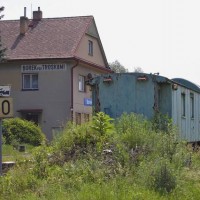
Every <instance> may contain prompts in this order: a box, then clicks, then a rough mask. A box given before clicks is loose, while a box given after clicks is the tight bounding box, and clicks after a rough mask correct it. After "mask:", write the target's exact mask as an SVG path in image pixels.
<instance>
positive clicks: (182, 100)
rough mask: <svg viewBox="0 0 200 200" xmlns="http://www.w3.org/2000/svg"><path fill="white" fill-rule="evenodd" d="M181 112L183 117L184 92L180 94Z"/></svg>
mask: <svg viewBox="0 0 200 200" xmlns="http://www.w3.org/2000/svg"><path fill="white" fill-rule="evenodd" d="M181 113H182V116H183V117H185V93H182V94H181Z"/></svg>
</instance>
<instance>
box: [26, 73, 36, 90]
mask: <svg viewBox="0 0 200 200" xmlns="http://www.w3.org/2000/svg"><path fill="white" fill-rule="evenodd" d="M36 75H37V87H33V76H36ZM25 76H29V82H30V87H25ZM38 80H39V76H38V73H23V74H22V90H23V91H34V90H38V89H39V81H38Z"/></svg>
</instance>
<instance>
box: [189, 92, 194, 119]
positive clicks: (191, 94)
mask: <svg viewBox="0 0 200 200" xmlns="http://www.w3.org/2000/svg"><path fill="white" fill-rule="evenodd" d="M190 117H191V119H194V93H190Z"/></svg>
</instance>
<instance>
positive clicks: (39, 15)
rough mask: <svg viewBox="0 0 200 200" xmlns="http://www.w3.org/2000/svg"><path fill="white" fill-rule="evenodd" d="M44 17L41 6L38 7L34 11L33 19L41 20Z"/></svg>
mask: <svg viewBox="0 0 200 200" xmlns="http://www.w3.org/2000/svg"><path fill="white" fill-rule="evenodd" d="M41 19H42V11H41V10H40V7H38V10H37V11H33V20H37V21H40V20H41Z"/></svg>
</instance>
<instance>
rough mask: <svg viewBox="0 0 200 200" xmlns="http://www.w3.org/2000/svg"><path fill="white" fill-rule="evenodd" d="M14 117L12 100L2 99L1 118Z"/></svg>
mask: <svg viewBox="0 0 200 200" xmlns="http://www.w3.org/2000/svg"><path fill="white" fill-rule="evenodd" d="M7 117H13V100H12V98H0V118H7Z"/></svg>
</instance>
